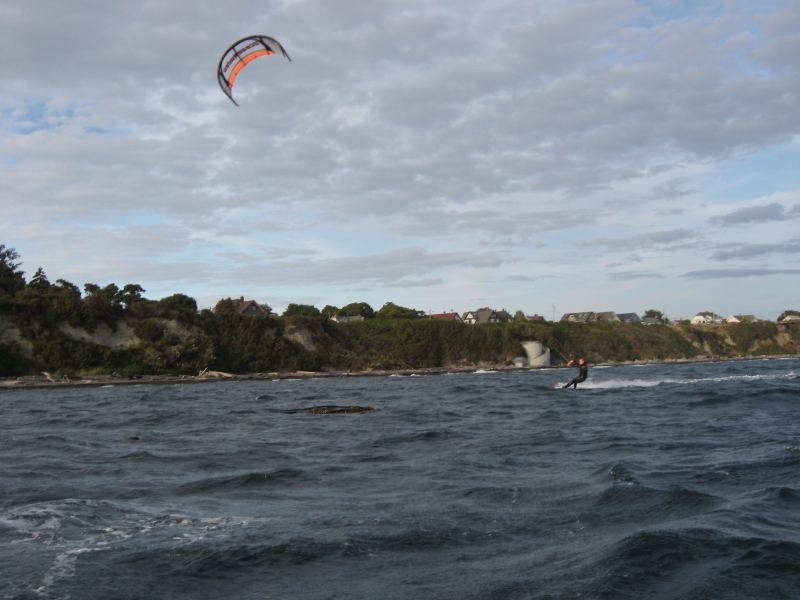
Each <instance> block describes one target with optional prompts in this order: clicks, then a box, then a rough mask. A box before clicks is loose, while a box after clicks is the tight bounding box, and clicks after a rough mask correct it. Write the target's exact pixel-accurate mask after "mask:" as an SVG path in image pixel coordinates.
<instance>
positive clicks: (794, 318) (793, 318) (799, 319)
mask: <svg viewBox="0 0 800 600" xmlns="http://www.w3.org/2000/svg"><path fill="white" fill-rule="evenodd" d="M779 322H780V323H800V315H786V316H785V317H783V318H782V319H781V320H780V321H779Z"/></svg>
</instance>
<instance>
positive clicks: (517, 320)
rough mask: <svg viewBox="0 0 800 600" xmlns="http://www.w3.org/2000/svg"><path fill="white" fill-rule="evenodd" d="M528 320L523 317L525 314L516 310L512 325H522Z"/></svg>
mask: <svg viewBox="0 0 800 600" xmlns="http://www.w3.org/2000/svg"><path fill="white" fill-rule="evenodd" d="M527 320H528V317H526V316H525V313H524V312H522V311H521V310H518V311H517V312H515V313H514V323H524V322H525V321H527Z"/></svg>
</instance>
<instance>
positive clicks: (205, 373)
mask: <svg viewBox="0 0 800 600" xmlns="http://www.w3.org/2000/svg"><path fill="white" fill-rule="evenodd" d="M197 376H198V377H199V378H200V379H214V378H222V379H234V378H235V377H236V375H234V374H233V373H226V372H225V371H209V370H208V369H203V370H202V371H200V372H199V373H198V374H197Z"/></svg>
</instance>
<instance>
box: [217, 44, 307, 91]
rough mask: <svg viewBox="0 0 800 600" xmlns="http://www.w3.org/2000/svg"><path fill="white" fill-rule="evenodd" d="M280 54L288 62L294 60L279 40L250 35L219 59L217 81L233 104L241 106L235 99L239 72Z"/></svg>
mask: <svg viewBox="0 0 800 600" xmlns="http://www.w3.org/2000/svg"><path fill="white" fill-rule="evenodd" d="M278 52H280V53H281V54H283V55H284V56H285V57H286V58H287V60H289V61H291V60H292V59H291V58H289V55H288V54H287V53H286V50H284V49H283V46H281V43H280V42H279V41H278V40H276V39H273V38H271V37H268V36H266V35H249V36H247V37H245V38H242V39H240V40H239V41H238V42H236V43H234V44H233V45H231V47H230V48H228V49H227V50H225V53H224V54H223V55H222V58H220V59H219V66H217V81H219V87H221V88H222V91H223V92H225V95H226V96H227V97H228V98H230V99H231V102H233V103H234V104H236V106H239V104H238V103H237V102H236V100H234V99H233V84H234V82H235V81H236V77H237V76H238V75H239V72H240V71H241V70H242V69H244V68H245V67H246V66H247V65H249V64H250V63H251V62H253V61H254V60H255V59H257V58H260V57H262V56H271V55H273V54H277V53H278Z"/></svg>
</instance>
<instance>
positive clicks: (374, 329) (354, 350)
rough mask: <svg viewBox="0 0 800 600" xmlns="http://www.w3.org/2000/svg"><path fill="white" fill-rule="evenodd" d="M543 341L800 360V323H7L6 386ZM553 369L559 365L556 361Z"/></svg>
mask: <svg viewBox="0 0 800 600" xmlns="http://www.w3.org/2000/svg"><path fill="white" fill-rule="evenodd" d="M529 340H540V341H541V342H543V343H544V345H545V346H546V347H549V348H554V349H555V351H556V353H557V354H556V355H554V356H556V358H557V359H558V360H560V358H559V357H561V356H569V355H577V354H582V355H585V356H587V358H589V360H590V362H622V361H652V360H685V359H694V358H709V357H715V358H716V357H723V358H733V357H747V356H761V355H800V324H796V325H778V324H775V323H750V324H741V325H723V326H718V327H710V326H709V327H693V326H688V325H685V324H682V325H675V326H657V327H644V326H641V325H627V324H611V323H605V324H603V323H600V324H562V323H542V324H536V325H531V324H524V323H523V324H518V323H508V324H498V325H491V326H471V325H463V324H458V323H444V322H436V321H431V320H427V319H419V320H382V321H379V320H374V321H373V322H364V323H351V324H346V325H337V324H335V323H330V322H328V321H324V320H322V319H280V318H275V317H270V318H268V319H253V318H249V317H242V318H238V317H234V318H227V320H226V319H224V318H218V317H217V316H215V315H208V314H206V315H203V316H202V317H199V316H198V318H196V319H195V320H194V322H189V321H186V322H181V321H176V320H169V319H166V318H160V317H149V318H143V319H135V318H124V319H120V320H118V321H117V322H116V323H115V324H113V325H112V324H108V323H105V322H100V323H98V324H97V325H95V326H94V327H92V328H87V327H78V326H75V325H70V324H68V323H58V324H56V325H54V324H52V323H51V324H50V325H48V326H47V327H45V326H43V325H41V326H40V325H39V324H37V321H36V319H35V318H33V317H30V318H28V319H22V318H20V316H19V315H17V316H13V317H12V316H8V315H0V376H5V375H18V374H22V373H26V372H27V373H35V372H39V371H42V370H47V371H54V372H62V371H63V372H65V373H81V372H90V373H97V372H106V371H107V372H116V373H120V374H176V373H186V374H197V372H199V371H200V370H202V369H211V370H219V371H226V372H233V373H247V372H272V371H298V370H303V371H319V370H335V371H362V370H370V369H426V368H447V367H449V366H459V367H466V366H470V365H485V366H492V365H502V364H508V363H510V361H511V359H513V357H515V356H519V355H521V354H522V352H523V349H522V345H521V342H525V341H529ZM556 362H558V361H556Z"/></svg>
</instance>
